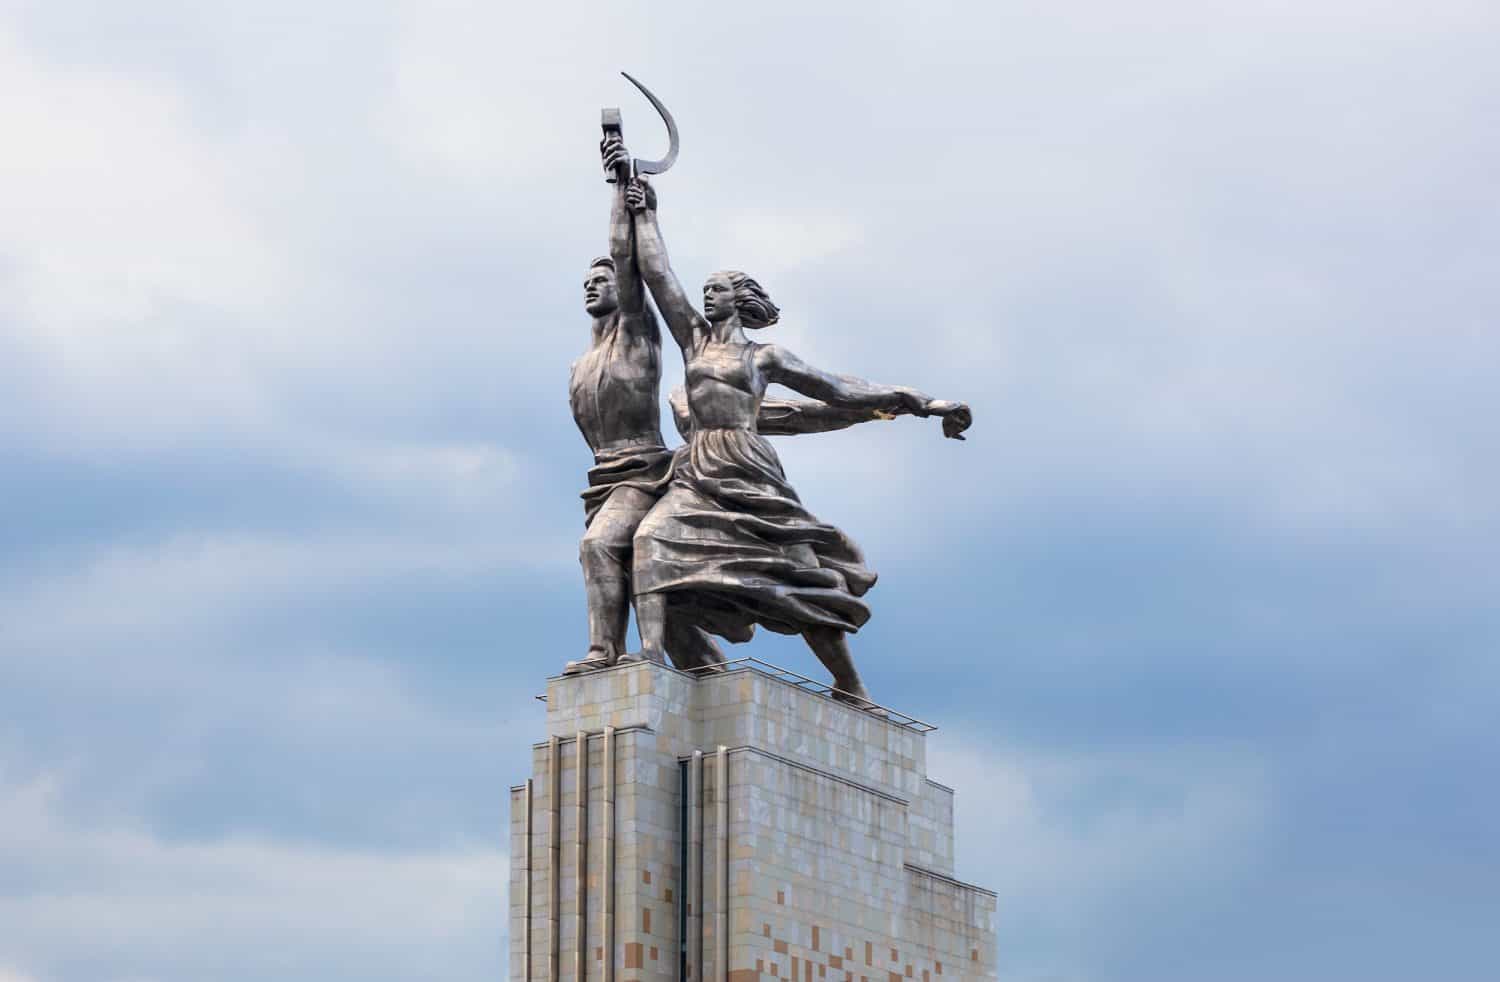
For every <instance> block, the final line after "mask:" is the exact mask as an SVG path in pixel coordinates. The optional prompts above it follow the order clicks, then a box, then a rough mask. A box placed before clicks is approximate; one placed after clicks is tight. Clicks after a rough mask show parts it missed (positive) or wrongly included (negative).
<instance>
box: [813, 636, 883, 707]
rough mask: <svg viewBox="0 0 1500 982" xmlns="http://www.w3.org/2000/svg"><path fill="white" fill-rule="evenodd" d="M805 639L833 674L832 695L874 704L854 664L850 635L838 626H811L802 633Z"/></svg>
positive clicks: (863, 704) (855, 701)
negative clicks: (850, 651) (850, 649)
mask: <svg viewBox="0 0 1500 982" xmlns="http://www.w3.org/2000/svg"><path fill="white" fill-rule="evenodd" d="M802 639H803V640H804V641H806V642H807V646H808V647H809V648H811V649H812V651H813V654H815V655H817V656H818V660H819V661H821V662H822V663H823V667H824V668H826V669H828V673H829V674H830V675H832V676H833V687H834V689H836V690H837V691H835V692H834V694H833V697H834V698H835V699H837V700H839V701H840V702H847V703H850V704H852V705H855V706H860V707H861V708H865V707H868V706H870V705H872V703H871V702H870V690H868V689H866V688H865V683H864V681H863V680H861V679H860V677H859V671H858V670H857V669H855V667H854V656H853V655H851V654H850V653H849V641H848V636H847V635H846V634H845V633H844V632H843V631H840V630H838V629H837V628H832V627H810V628H808V629H807V630H806V631H803V632H802Z"/></svg>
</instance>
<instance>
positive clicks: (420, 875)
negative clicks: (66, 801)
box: [0, 774, 509, 979]
mask: <svg viewBox="0 0 1500 982" xmlns="http://www.w3.org/2000/svg"><path fill="white" fill-rule="evenodd" d="M0 777H3V774H0ZM59 791H60V789H59V786H58V783H57V781H56V779H55V778H51V777H46V776H43V777H41V778H38V779H36V780H32V781H28V782H24V783H17V782H14V781H3V783H0V811H3V812H4V814H5V816H6V820H5V822H4V823H0V865H3V866H4V867H5V868H6V869H7V870H8V871H13V872H14V873H16V874H17V877H16V878H8V879H10V882H11V883H12V884H13V885H12V886H10V887H9V888H8V889H7V890H6V891H5V892H4V893H0V922H3V923H4V924H5V925H6V930H5V932H4V940H0V959H7V960H9V961H10V962H12V963H15V964H22V965H27V966H30V971H32V972H33V973H41V974H40V977H47V976H50V975H52V974H54V973H56V974H58V975H62V974H63V969H64V968H65V967H66V968H69V969H74V968H76V967H77V966H79V965H84V964H87V965H91V966H93V970H92V972H91V975H92V977H94V978H109V979H128V978H143V977H150V976H153V975H162V976H165V975H168V974H170V975H174V976H178V975H181V976H183V977H200V978H203V977H214V978H225V979H227V978H246V979H248V978H265V977H267V976H268V975H271V974H280V973H282V972H285V971H286V970H288V969H292V970H294V971H298V972H306V971H308V970H309V968H310V966H312V965H317V966H319V968H318V969H317V971H316V974H317V975H318V976H319V977H323V978H329V977H334V976H337V975H347V977H350V978H354V977H359V978H367V979H376V978H392V979H395V978H412V977H418V976H435V975H442V976H445V977H450V978H452V977H460V976H471V977H475V978H479V977H483V976H484V975H490V974H494V973H495V972H502V971H504V966H503V963H502V961H501V956H502V952H503V948H502V945H503V933H504V930H505V895H506V889H507V887H506V884H507V882H508V875H509V873H508V868H509V863H508V859H507V857H506V856H505V855H503V854H501V853H500V852H499V851H497V850H494V849H487V848H482V847H477V846H465V845H459V844H455V845H454V846H453V847H452V848H450V849H447V850H442V851H430V852H419V853H408V854H393V853H388V852H377V851H361V850H358V849H338V848H316V847H310V846H298V845H293V844H288V843H278V842H272V841H265V840H257V839H251V838H231V839H222V840H214V841H204V842H192V841H171V840H166V839H163V838H162V837H160V836H159V835H157V834H155V833H154V832H153V831H152V830H151V829H149V828H145V827H141V826H139V825H132V824H124V823H120V822H113V823H111V824H110V825H108V826H98V825H89V824H84V823H80V822H78V821H76V820H74V819H72V818H71V817H70V816H69V815H67V814H66V813H65V812H63V811H62V810H61V809H60V808H59V807H58V797H59ZM27 884H31V886H30V887H28V885H27ZM0 977H3V976H0ZM21 978H25V977H24V976H22V977H21Z"/></svg>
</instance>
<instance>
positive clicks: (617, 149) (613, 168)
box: [599, 133, 630, 175]
mask: <svg viewBox="0 0 1500 982" xmlns="http://www.w3.org/2000/svg"><path fill="white" fill-rule="evenodd" d="M599 157H600V158H601V159H602V160H603V161H604V173H606V174H612V175H614V174H620V173H625V174H629V173H630V151H629V150H627V149H625V141H624V140H622V139H620V135H619V134H618V133H610V134H609V135H608V136H606V137H605V138H604V139H602V140H600V141H599Z"/></svg>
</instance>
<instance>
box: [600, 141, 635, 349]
mask: <svg viewBox="0 0 1500 982" xmlns="http://www.w3.org/2000/svg"><path fill="white" fill-rule="evenodd" d="M599 153H600V156H601V157H602V158H603V160H604V170H605V172H606V173H618V172H619V171H620V170H621V169H622V165H623V167H624V168H627V169H628V167H629V164H630V151H628V150H626V149H625V144H624V142H623V141H622V140H621V139H620V138H619V137H618V136H609V137H606V138H605V139H604V140H603V141H601V142H600V144H599ZM625 191H626V182H625V181H624V180H617V181H615V183H614V201H613V203H612V204H611V206H610V211H609V258H610V259H613V260H614V263H615V293H616V295H617V296H618V297H619V303H620V314H621V318H622V323H623V324H625V325H630V326H636V325H642V324H643V323H644V321H643V318H642V317H641V315H642V313H644V312H645V309H646V293H645V291H644V290H643V289H642V288H641V272H640V269H639V268H638V267H637V266H636V260H635V224H634V222H633V221H632V220H631V216H630V209H629V208H628V207H627V206H626V204H625Z"/></svg>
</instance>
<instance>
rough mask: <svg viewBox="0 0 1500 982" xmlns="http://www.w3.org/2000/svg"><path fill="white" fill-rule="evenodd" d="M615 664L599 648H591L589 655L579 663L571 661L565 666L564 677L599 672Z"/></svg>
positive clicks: (578, 661)
mask: <svg viewBox="0 0 1500 982" xmlns="http://www.w3.org/2000/svg"><path fill="white" fill-rule="evenodd" d="M613 664H614V661H613V660H611V659H610V657H609V655H608V654H607V653H606V652H604V651H603V650H601V649H599V648H590V649H589V653H588V654H586V655H584V656H583V657H582V658H580V659H578V660H577V661H570V662H568V663H567V664H566V665H564V666H563V674H564V675H582V674H583V673H584V672H597V671H598V670H599V669H601V668H608V667H610V666H611V665H613Z"/></svg>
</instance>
